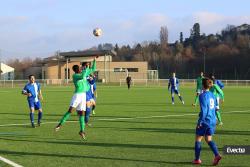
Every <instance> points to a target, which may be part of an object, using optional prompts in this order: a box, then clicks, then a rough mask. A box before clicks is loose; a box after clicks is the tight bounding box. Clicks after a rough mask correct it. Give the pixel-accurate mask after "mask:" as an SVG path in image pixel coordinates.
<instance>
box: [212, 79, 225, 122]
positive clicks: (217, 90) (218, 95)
mask: <svg viewBox="0 0 250 167" xmlns="http://www.w3.org/2000/svg"><path fill="white" fill-rule="evenodd" d="M210 79H211V80H212V81H213V84H212V87H211V88H210V89H209V91H210V92H212V93H213V94H214V96H215V97H216V101H217V106H216V109H217V110H216V117H217V121H218V124H219V125H223V123H222V119H221V110H220V107H219V104H220V99H221V100H222V101H223V102H224V93H223V91H222V90H221V88H220V87H219V86H218V85H217V84H216V83H215V79H214V78H210Z"/></svg>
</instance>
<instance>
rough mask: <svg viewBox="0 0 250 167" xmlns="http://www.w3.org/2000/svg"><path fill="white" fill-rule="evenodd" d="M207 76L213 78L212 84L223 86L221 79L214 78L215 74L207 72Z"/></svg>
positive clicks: (221, 87)
mask: <svg viewBox="0 0 250 167" xmlns="http://www.w3.org/2000/svg"><path fill="white" fill-rule="evenodd" d="M209 78H211V79H213V80H214V84H216V85H218V86H219V87H220V89H223V88H224V87H225V86H224V84H223V83H222V81H221V80H218V79H215V76H214V75H213V74H209Z"/></svg>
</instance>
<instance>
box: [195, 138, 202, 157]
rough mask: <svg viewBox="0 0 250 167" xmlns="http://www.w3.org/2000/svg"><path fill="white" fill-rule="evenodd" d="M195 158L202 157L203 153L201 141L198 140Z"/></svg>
mask: <svg viewBox="0 0 250 167" xmlns="http://www.w3.org/2000/svg"><path fill="white" fill-rule="evenodd" d="M194 150H195V160H198V159H200V153H201V142H199V141H196V142H195V148H194Z"/></svg>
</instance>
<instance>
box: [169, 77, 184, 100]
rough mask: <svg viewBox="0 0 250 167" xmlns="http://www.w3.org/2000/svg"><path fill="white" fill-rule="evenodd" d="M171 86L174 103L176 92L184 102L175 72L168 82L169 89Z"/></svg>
mask: <svg viewBox="0 0 250 167" xmlns="http://www.w3.org/2000/svg"><path fill="white" fill-rule="evenodd" d="M169 88H171V96H172V104H174V94H177V95H178V96H179V99H180V101H181V102H182V104H184V100H183V98H182V97H181V94H180V93H179V90H178V89H179V80H178V78H176V77H175V73H173V74H172V77H171V78H170V79H169V82H168V90H169Z"/></svg>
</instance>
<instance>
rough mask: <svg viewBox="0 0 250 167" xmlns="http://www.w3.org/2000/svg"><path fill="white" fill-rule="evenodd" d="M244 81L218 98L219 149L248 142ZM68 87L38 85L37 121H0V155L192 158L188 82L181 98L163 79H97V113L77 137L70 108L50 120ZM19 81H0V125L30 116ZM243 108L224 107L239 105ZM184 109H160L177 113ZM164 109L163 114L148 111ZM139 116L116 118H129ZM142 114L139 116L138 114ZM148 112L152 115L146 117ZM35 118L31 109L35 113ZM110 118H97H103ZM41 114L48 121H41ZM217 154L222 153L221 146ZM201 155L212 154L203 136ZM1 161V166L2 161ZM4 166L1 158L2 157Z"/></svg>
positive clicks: (69, 162)
mask: <svg viewBox="0 0 250 167" xmlns="http://www.w3.org/2000/svg"><path fill="white" fill-rule="evenodd" d="M249 90H250V88H247V87H244V88H243V87H237V88H236V87H227V88H226V89H225V91H224V92H225V103H224V104H223V105H222V118H223V123H224V125H223V126H220V127H217V132H216V135H215V137H214V140H215V141H216V143H217V145H218V147H219V149H220V152H221V153H222V147H223V146H224V145H250V131H249V122H250V104H249V98H250V95H249ZM72 91H73V88H72V87H45V88H43V94H44V102H43V110H44V115H43V122H44V123H45V124H42V126H41V127H38V128H35V129H32V128H31V127H30V125H21V126H4V127H1V126H0V156H3V157H5V158H7V159H10V160H12V161H14V162H16V163H18V164H21V165H23V166H25V167H29V166H30V167H31V166H39V167H40V166H46V167H49V166H91V167H93V166H102V167H105V166H107V167H110V166H124V167H127V166H142V167H147V166H149V167H152V166H154V167H157V166H159V167H160V166H193V165H192V164H191V161H192V160H193V158H194V150H193V147H194V133H195V130H194V129H195V126H196V122H197V116H198V111H199V106H197V107H192V106H191V104H192V103H193V101H194V94H195V89H194V88H193V87H181V90H180V92H181V93H182V94H183V97H184V100H185V105H182V104H181V103H180V101H179V99H178V97H175V105H172V104H171V98H170V94H169V92H167V88H166V87H132V89H131V90H129V91H128V90H127V89H126V87H125V86H124V87H119V86H112V87H109V86H99V87H98V105H97V108H96V113H97V115H96V116H95V117H91V123H92V127H90V128H87V130H86V132H87V141H84V142H83V141H81V139H80V136H79V135H78V132H79V123H78V121H77V120H78V119H77V117H76V114H75V113H74V114H73V116H71V118H70V119H69V120H71V121H72V120H75V121H76V122H66V124H65V125H64V126H63V127H62V129H61V130H60V131H59V132H57V133H55V132H54V131H53V130H54V127H55V126H56V124H57V123H53V122H57V121H58V120H59V119H60V118H61V117H62V115H63V114H64V113H65V112H66V111H67V108H68V104H69V102H70V99H71V96H72ZM20 92H21V91H20V89H17V88H13V89H11V88H1V89H0V101H1V110H0V125H5V124H23V123H29V114H28V113H29V112H28V105H27V102H26V98H25V97H24V96H22V95H20ZM245 110H249V111H247V112H244V113H227V112H230V111H245ZM183 114H195V115H187V116H172V117H171V116H166V115H183ZM151 116H166V117H151ZM134 117H140V118H138V119H117V120H115V119H116V118H134ZM142 117H145V118H142ZM150 117H151V118H150ZM35 118H36V120H37V113H36V115H35ZM106 118H107V119H114V120H103V119H106ZM46 122H47V123H46ZM222 155H223V154H222ZM201 159H202V161H203V165H204V166H210V165H211V164H212V159H213V155H212V152H211V151H210V149H209V148H208V146H207V145H206V144H205V142H203V144H202V154H201ZM5 165H6V164H4V163H3V162H0V166H5ZM249 165H250V161H249V155H238V156H232V155H223V159H222V161H221V164H220V166H228V167H233V166H237V167H239V166H249ZM6 166H8V165H6Z"/></svg>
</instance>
